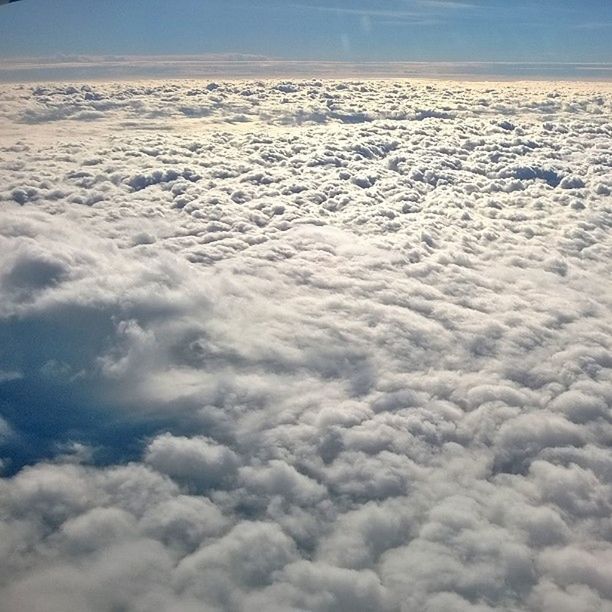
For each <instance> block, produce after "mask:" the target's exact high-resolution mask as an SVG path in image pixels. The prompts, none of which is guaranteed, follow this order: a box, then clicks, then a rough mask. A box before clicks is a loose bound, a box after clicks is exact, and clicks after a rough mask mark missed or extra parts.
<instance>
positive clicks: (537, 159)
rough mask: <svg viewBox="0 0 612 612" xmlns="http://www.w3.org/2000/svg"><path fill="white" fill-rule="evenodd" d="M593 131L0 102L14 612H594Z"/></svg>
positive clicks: (539, 105) (1, 572)
mask: <svg viewBox="0 0 612 612" xmlns="http://www.w3.org/2000/svg"><path fill="white" fill-rule="evenodd" d="M611 110H612V96H611V94H610V90H609V88H606V87H605V86H601V87H600V86H564V87H561V86H555V87H553V86H551V85H538V84H535V85H530V86H521V85H508V86H492V85H477V84H474V85H456V84H455V85H449V84H442V83H425V82H424V83H420V84H414V83H409V82H394V81H378V82H374V81H360V82H356V81H353V82H348V81H344V82H342V81H325V82H322V81H282V82H281V81H267V82H255V81H235V82H219V83H206V82H195V81H194V82H169V83H141V82H139V83H122V84H90V85H74V86H69V85H49V86H25V85H20V86H17V85H16V86H3V87H2V88H1V89H0V117H2V127H1V128H0V129H1V130H2V136H3V144H2V146H1V147H0V179H1V180H0V185H1V187H0V200H1V204H0V206H1V209H0V254H1V257H2V267H1V272H0V291H1V296H2V297H1V299H0V347H1V348H0V410H1V412H0V414H1V416H2V418H1V420H0V445H2V446H1V447H0V448H1V449H2V456H3V468H4V474H5V477H4V478H2V479H0V559H2V562H1V563H0V590H1V593H0V596H1V599H0V600H1V601H2V602H3V604H2V605H3V609H5V610H6V611H7V612H16V611H17V610H31V611H32V612H37V611H43V610H44V611H45V612H55V611H56V610H57V611H58V612H59V611H60V610H61V611H64V610H66V609H74V610H76V609H78V610H83V611H84V612H85V611H87V612H88V611H92V612H93V611H96V612H98V611H107V610H116V609H126V610H130V611H145V610H147V611H148V610H160V611H168V612H170V611H176V610H180V611H183V610H184V611H187V612H189V611H190V610H194V611H195V610H202V609H207V610H253V609H265V610H278V611H281V610H282V611H287V610H296V611H297V610H321V611H323V610H329V611H331V610H334V611H335V610H364V611H365V610H367V611H372V610H381V611H402V612H417V611H419V612H420V611H429V612H444V611H449V612H450V611H453V612H455V611H463V610H465V611H468V610H469V611H473V612H476V611H478V612H484V611H489V610H504V611H519V610H521V611H522V610H529V611H535V610H544V611H550V612H552V611H555V612H558V611H568V612H569V611H572V612H576V611H584V612H590V611H593V612H595V611H610V610H612V590H611V588H610V584H612V572H611V570H610V568H611V567H612V547H611V546H610V541H611V540H612V523H611V522H610V510H611V502H612V488H611V481H612V462H611V458H610V454H609V444H610V440H611V436H612V427H611V413H610V408H611V406H612V347H611V341H610V338H611V337H612V335H611V332H612V318H611V307H612V293H611V291H610V287H609V282H608V279H609V278H610V274H611V272H612V269H611V264H610V261H612V259H611V258H610V256H611V255H612V238H611V236H612V233H611V231H610V228H611V226H612V208H611V206H610V197H609V196H610V190H611V189H612V170H611V168H612V160H611V158H610V153H609V142H610V136H611V135H612V134H611V133H612V127H611V125H610V121H609V117H610V112H611Z"/></svg>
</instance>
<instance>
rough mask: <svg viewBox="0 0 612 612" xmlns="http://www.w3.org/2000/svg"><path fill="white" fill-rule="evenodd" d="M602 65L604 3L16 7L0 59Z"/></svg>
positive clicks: (157, 1) (610, 53) (5, 22)
mask: <svg viewBox="0 0 612 612" xmlns="http://www.w3.org/2000/svg"><path fill="white" fill-rule="evenodd" d="M228 52H231V53H249V54H261V55H266V56H272V57H277V58H287V59H348V60H363V59H371V60H386V59H389V60H432V61H440V60H442V61H444V60H450V61H453V60H454V61H473V60H476V61H480V60H482V61H547V62H610V61H612V1H611V0H462V1H459V0H329V1H324V0H297V1H295V2H291V1H282V0H250V1H247V0H130V1H126V0H53V1H51V0H23V2H20V3H16V4H12V5H7V6H4V7H2V9H0V56H4V57H9V56H34V55H35V56H40V55H56V54H204V53H228Z"/></svg>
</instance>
